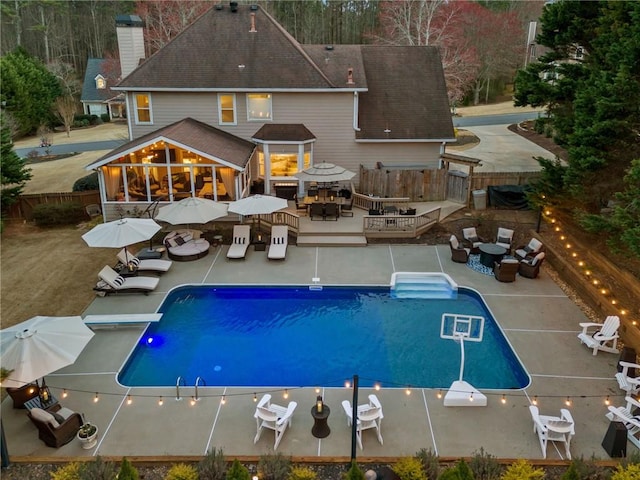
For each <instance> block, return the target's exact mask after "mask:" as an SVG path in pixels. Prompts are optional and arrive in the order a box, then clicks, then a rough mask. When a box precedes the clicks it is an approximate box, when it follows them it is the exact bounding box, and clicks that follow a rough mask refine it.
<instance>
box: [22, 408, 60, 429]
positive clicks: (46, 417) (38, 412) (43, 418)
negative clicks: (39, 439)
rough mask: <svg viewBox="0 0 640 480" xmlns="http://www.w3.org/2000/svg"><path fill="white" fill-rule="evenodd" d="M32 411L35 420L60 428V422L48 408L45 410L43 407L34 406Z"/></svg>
mask: <svg viewBox="0 0 640 480" xmlns="http://www.w3.org/2000/svg"><path fill="white" fill-rule="evenodd" d="M30 413H31V416H32V417H33V418H34V419H35V420H38V421H40V422H45V423H48V424H50V425H51V426H52V427H54V428H58V427H59V426H60V423H58V421H57V420H56V418H55V417H54V416H53V414H51V413H49V412H47V411H46V410H43V409H41V408H32V409H31V412H30ZM63 421H64V419H63Z"/></svg>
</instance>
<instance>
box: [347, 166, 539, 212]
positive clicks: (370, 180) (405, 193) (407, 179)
mask: <svg viewBox="0 0 640 480" xmlns="http://www.w3.org/2000/svg"><path fill="white" fill-rule="evenodd" d="M538 178H540V172H477V171H473V173H472V174H471V178H470V179H469V178H468V175H467V174H466V173H464V172H461V171H458V170H447V169H445V168H439V169H431V168H425V169H424V170H390V169H385V168H374V169H367V168H365V167H364V166H362V165H361V166H360V182H359V184H358V191H359V192H360V193H363V194H365V195H369V194H370V195H374V196H376V197H382V198H385V197H389V198H399V197H406V198H408V199H409V200H410V201H414V202H436V201H442V200H452V201H455V202H460V203H466V201H467V198H468V197H470V195H468V191H469V190H470V191H473V190H485V191H486V189H487V187H489V186H497V185H525V184H528V183H530V182H531V181H532V180H535V179H538Z"/></svg>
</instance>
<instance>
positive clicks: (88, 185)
mask: <svg viewBox="0 0 640 480" xmlns="http://www.w3.org/2000/svg"><path fill="white" fill-rule="evenodd" d="M99 189H100V186H99V185H98V172H93V173H90V174H89V175H87V176H85V177H82V178H79V179H78V180H76V181H75V182H74V184H73V189H72V191H74V192H84V191H86V190H99Z"/></svg>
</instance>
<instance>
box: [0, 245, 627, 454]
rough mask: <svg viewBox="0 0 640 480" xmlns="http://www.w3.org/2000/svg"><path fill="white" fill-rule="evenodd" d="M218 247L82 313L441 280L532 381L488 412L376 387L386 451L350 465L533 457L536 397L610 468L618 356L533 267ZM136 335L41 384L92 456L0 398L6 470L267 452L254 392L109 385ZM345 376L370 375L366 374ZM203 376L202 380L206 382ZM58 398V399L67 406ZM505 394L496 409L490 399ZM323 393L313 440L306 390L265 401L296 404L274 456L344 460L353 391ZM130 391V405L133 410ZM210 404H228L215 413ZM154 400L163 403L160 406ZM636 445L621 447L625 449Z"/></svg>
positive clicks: (392, 250)
mask: <svg viewBox="0 0 640 480" xmlns="http://www.w3.org/2000/svg"><path fill="white" fill-rule="evenodd" d="M227 249H228V245H225V246H222V247H218V248H212V249H211V252H210V253H209V255H208V256H207V257H205V258H202V259H200V260H197V261H194V262H184V263H180V262H174V264H173V266H172V268H171V270H170V271H169V272H168V273H167V274H165V275H163V276H161V277H160V283H159V286H158V288H157V290H156V291H155V292H154V293H151V294H150V295H148V296H144V295H137V294H135V295H113V296H108V297H97V298H96V299H95V301H94V302H93V303H92V304H91V305H90V307H89V308H88V309H87V310H86V312H84V314H85V315H88V314H123V313H152V312H155V311H156V309H157V308H158V307H159V305H160V304H161V303H162V301H163V299H164V297H165V295H166V293H167V292H168V291H169V290H170V289H171V288H173V287H175V286H178V285H182V284H188V283H191V284H214V283H219V284H311V283H312V279H313V278H319V279H320V284H356V285H358V284H366V285H371V284H379V285H388V284H389V281H390V278H391V274H392V273H393V272H396V271H426V272H440V271H443V272H445V273H448V274H449V275H451V277H452V278H453V279H454V280H455V281H456V282H457V283H458V284H459V285H461V286H468V287H471V288H474V289H476V290H478V291H479V292H480V293H481V294H482V295H483V297H484V299H485V301H486V302H487V304H488V305H489V308H490V309H491V310H492V312H493V314H494V316H495V317H496V319H497V321H498V322H499V323H500V324H501V326H502V328H503V330H504V331H505V334H506V336H507V338H508V339H509V341H510V342H511V345H512V346H513V348H514V350H515V351H516V353H517V354H518V356H519V358H520V360H521V361H522V363H523V364H524V366H525V368H526V369H527V371H528V372H529V374H530V375H531V379H532V381H531V384H530V385H529V386H528V387H527V388H526V389H525V390H523V391H507V392H502V391H489V392H484V393H486V394H487V396H488V405H487V406H486V407H444V406H443V400H442V399H438V398H437V393H438V392H437V391H436V390H433V389H421V388H414V389H413V390H412V392H411V395H406V393H405V391H404V389H383V390H381V391H379V392H376V394H377V396H378V397H379V398H380V401H381V403H382V406H383V410H384V420H383V422H382V436H383V438H384V445H380V444H379V443H378V441H377V439H376V437H375V433H374V432H373V431H372V430H368V431H365V432H364V433H363V446H364V449H363V450H360V449H359V448H358V450H357V454H358V457H359V458H360V457H397V456H407V455H413V454H414V453H415V452H417V451H418V450H420V449H421V448H426V449H431V450H433V451H435V452H436V453H437V454H438V455H439V456H441V457H461V456H471V455H472V454H473V453H474V452H475V451H477V450H479V449H480V447H483V448H484V449H485V451H486V452H488V453H490V454H492V455H494V456H497V457H498V458H528V459H541V458H542V454H541V450H540V445H539V443H538V438H537V435H535V434H534V433H533V424H532V420H531V416H530V414H529V410H528V406H529V404H530V400H531V399H533V398H534V397H537V398H538V406H539V408H540V412H541V413H542V414H545V415H559V412H560V409H561V408H567V407H566V406H565V401H566V399H567V397H570V400H571V406H570V407H569V408H570V410H571V413H572V415H573V417H574V420H575V422H576V425H575V430H576V436H575V437H574V439H573V441H572V444H571V453H572V456H573V458H578V457H581V456H582V457H584V458H591V457H595V458H599V459H608V458H609V457H608V455H607V452H606V451H605V450H604V449H603V448H602V446H601V443H602V439H603V438H604V435H605V433H606V431H607V428H608V425H609V421H608V420H607V419H606V418H605V416H604V415H605V413H606V412H607V407H606V405H605V403H604V401H605V398H606V397H607V396H610V400H611V404H612V405H621V404H622V403H623V402H624V395H623V393H624V392H622V391H621V390H620V389H619V388H618V385H617V383H616V381H615V380H614V378H613V374H614V373H615V371H616V364H617V361H618V356H617V355H613V354H608V353H602V352H601V353H599V354H598V355H597V356H595V357H594V356H593V355H592V351H591V350H589V349H587V348H586V347H585V346H584V345H581V344H580V342H579V340H578V339H577V338H576V336H577V334H578V332H579V327H578V323H579V322H583V321H588V319H587V318H586V317H585V315H584V314H583V313H582V312H581V311H580V309H579V308H578V307H577V306H576V305H575V303H574V302H573V301H572V300H571V299H570V298H568V297H567V296H566V295H565V294H564V292H563V291H562V290H561V289H560V288H559V287H558V286H557V285H556V284H555V283H554V281H553V280H552V279H551V278H550V276H549V275H548V274H547V273H546V272H545V271H544V269H543V271H542V272H541V275H540V277H539V278H537V279H535V280H531V279H527V278H522V277H518V278H517V280H516V282H514V283H500V282H497V281H496V280H495V279H494V278H492V277H490V276H486V275H483V274H480V273H478V272H475V271H473V270H471V269H470V268H468V267H467V266H466V265H464V264H457V263H453V262H452V261H451V255H450V252H449V246H448V245H437V246H433V245H369V246H367V247H366V248H358V249H354V248H348V247H296V246H293V245H290V246H289V248H288V250H287V258H286V260H285V261H283V262H273V261H272V262H269V261H268V260H267V256H266V252H256V251H254V250H253V249H252V248H250V250H249V252H248V253H247V258H246V260H240V261H229V260H227V259H226V251H227ZM142 331H143V328H142V327H135V326H121V327H118V328H101V329H96V335H95V336H94V338H93V339H92V340H91V342H90V343H89V345H88V346H87V348H85V350H84V352H83V353H82V354H81V355H80V357H79V358H78V360H77V361H76V362H75V364H73V365H72V366H69V367H67V368H65V369H62V370H60V371H58V372H56V373H55V374H52V375H48V376H47V384H48V385H49V386H50V387H51V390H52V392H53V394H54V395H55V396H56V397H57V398H58V399H60V402H61V403H62V404H63V405H64V406H66V407H68V408H70V409H72V410H75V411H78V412H82V413H84V415H85V418H86V420H89V421H91V422H92V423H95V424H96V425H98V427H99V442H98V444H97V445H96V447H95V448H94V449H91V450H83V449H82V448H81V446H80V443H79V442H78V441H77V440H73V441H72V442H70V443H69V444H67V445H65V446H63V447H61V448H59V449H53V448H49V447H47V446H45V445H44V443H42V442H41V441H40V440H39V439H38V432H37V429H36V427H35V426H34V425H33V424H32V423H31V421H30V420H29V419H28V418H27V415H26V412H25V411H24V410H14V409H13V408H11V399H10V398H6V399H5V400H4V402H3V404H2V423H3V426H4V430H5V435H6V440H7V445H8V449H9V454H10V458H11V460H12V461H28V460H29V459H30V458H37V459H38V460H41V459H43V458H46V457H52V458H55V459H63V458H65V457H80V456H91V455H101V456H124V455H126V456H127V457H136V456H153V457H160V456H198V455H202V454H204V453H205V452H206V451H207V450H209V449H211V448H222V449H223V451H224V453H225V455H227V456H230V457H233V456H259V455H263V454H266V453H269V452H273V433H272V432H270V431H266V432H264V433H263V435H262V437H261V438H260V440H259V441H258V442H257V443H256V444H255V445H254V443H253V438H254V436H255V433H256V424H255V419H254V418H253V413H254V411H255V403H254V401H253V393H254V392H256V393H257V395H258V397H260V395H261V390H260V389H247V388H208V387H200V388H199V395H200V397H201V400H200V401H199V402H197V403H196V404H195V405H194V406H192V405H191V404H190V401H189V398H190V397H191V396H192V395H193V391H194V388H193V385H191V386H190V387H187V388H183V389H182V390H181V395H182V396H183V397H185V399H184V400H182V401H176V400H175V396H176V389H175V387H171V388H132V389H129V388H126V387H122V386H120V385H118V384H117V383H116V381H115V375H116V373H117V371H118V370H119V369H120V367H121V365H122V363H123V362H124V360H125V359H126V357H127V355H128V354H129V352H130V351H131V349H132V348H133V347H134V345H135V344H136V342H137V340H138V338H139V336H140V334H141V333H142ZM275 349H277V345H274V350H275ZM247 355H251V352H247ZM256 361H259V359H256ZM319 361H320V359H319ZM158 368H162V365H159V366H158ZM353 373H354V374H359V375H360V376H361V377H367V375H366V372H353ZM202 376H203V378H205V379H206V372H203V375H202ZM62 388H66V389H67V390H68V396H67V397H66V398H64V399H63V398H62ZM96 392H100V394H99V401H98V402H97V403H94V401H93V400H94V397H95V395H96ZM369 393H371V389H365V388H361V389H360V402H359V403H364V401H363V399H366V396H367V395H368V394H369ZM503 393H505V394H506V404H503V403H502V402H501V397H502V394H503ZM322 394H323V396H324V399H325V403H326V404H327V405H329V406H330V407H331V415H330V417H329V426H330V427H331V434H330V435H329V436H328V437H327V438H324V439H321V440H320V439H316V438H315V437H313V436H312V435H311V427H312V425H313V420H312V418H311V414H310V410H311V407H312V406H313V405H314V403H315V398H316V395H317V394H316V392H315V389H313V388H305V389H292V390H290V391H289V399H288V400H285V399H284V398H282V392H273V393H272V397H273V399H272V400H273V401H274V402H275V403H279V404H281V405H283V404H285V405H286V403H287V402H288V401H291V400H293V401H296V402H297V403H298V408H297V409H296V411H295V413H294V415H293V424H292V426H291V428H290V429H288V430H287V432H286V433H285V435H284V437H283V439H282V442H281V443H280V446H279V448H278V450H277V451H278V452H281V453H282V454H285V455H291V456H294V457H306V458H307V459H313V458H318V459H321V458H322V457H345V456H346V457H348V456H349V455H350V449H351V433H350V428H349V427H348V426H347V422H346V416H345V415H344V412H343V411H342V408H341V402H342V400H345V399H349V400H350V399H351V395H352V391H351V390H347V389H344V388H332V389H326V390H324V391H323V392H322ZM127 395H132V399H133V401H132V403H131V405H128V404H127V401H126V400H127ZM221 395H224V396H225V397H224V398H225V400H226V402H225V403H224V404H222V402H221V400H222V397H221ZM160 396H162V397H163V400H164V403H163V405H162V406H159V405H158V400H159V397H160ZM634 449H635V447H633V445H632V444H631V443H629V444H628V452H631V451H634ZM563 455H564V450H563V448H562V446H559V448H556V446H555V445H552V444H551V443H550V445H549V447H548V448H547V458H548V459H551V460H553V459H555V460H557V459H563Z"/></svg>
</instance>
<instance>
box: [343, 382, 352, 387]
mask: <svg viewBox="0 0 640 480" xmlns="http://www.w3.org/2000/svg"><path fill="white" fill-rule="evenodd" d="M344 388H351V382H350V381H349V380H346V381H345V382H344Z"/></svg>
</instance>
